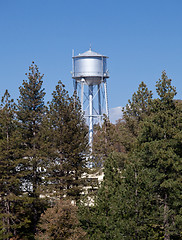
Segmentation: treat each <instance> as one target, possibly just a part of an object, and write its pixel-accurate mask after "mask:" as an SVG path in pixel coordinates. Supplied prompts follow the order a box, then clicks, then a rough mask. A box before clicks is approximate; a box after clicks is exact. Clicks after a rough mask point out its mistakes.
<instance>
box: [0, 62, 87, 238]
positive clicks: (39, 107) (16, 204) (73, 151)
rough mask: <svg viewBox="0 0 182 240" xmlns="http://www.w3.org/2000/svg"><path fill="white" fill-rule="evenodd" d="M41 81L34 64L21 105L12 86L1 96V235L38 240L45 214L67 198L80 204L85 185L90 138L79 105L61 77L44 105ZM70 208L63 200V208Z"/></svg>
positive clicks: (21, 91) (28, 75)
mask: <svg viewBox="0 0 182 240" xmlns="http://www.w3.org/2000/svg"><path fill="white" fill-rule="evenodd" d="M42 79H43V75H41V74H40V72H39V69H38V67H37V66H36V64H35V63H34V62H33V63H32V65H31V66H30V68H29V73H28V74H27V80H24V81H23V84H22V86H20V88H19V92H20V95H19V98H18V100H17V103H15V102H14V100H12V99H11V97H10V94H9V93H8V90H6V92H5V94H4V96H3V97H2V100H1V106H0V239H35V236H36V234H38V230H37V229H38V227H37V225H38V222H39V220H40V216H41V214H42V213H43V212H44V211H46V209H47V208H48V207H50V206H53V205H55V202H56V200H57V199H62V198H63V197H64V196H67V198H69V199H72V200H74V201H75V202H77V201H78V199H79V195H80V191H81V188H82V186H83V185H84V181H82V180H81V178H80V176H81V174H82V173H84V172H85V171H86V168H87V159H86V156H87V145H88V141H87V127H86V125H85V121H84V119H83V115H82V113H81V108H80V104H79V102H78V100H77V99H76V97H75V96H71V97H70V96H69V94H68V92H67V91H66V90H65V86H64V85H63V84H62V83H61V81H59V82H58V84H57V86H56V88H55V90H54V91H53V93H52V100H51V101H50V102H49V103H48V104H47V105H45V103H44V96H45V90H44V89H43V87H42V84H43V80H42ZM70 206H71V204H70V202H69V200H67V202H63V209H64V210H65V209H67V210H69V207H70ZM73 208H74V207H72V210H73V212H74V211H75V209H73ZM63 212H64V211H63ZM67 213H68V215H69V211H67ZM63 215H64V214H63ZM74 218H75V217H73V219H74ZM65 219H66V216H65ZM74 224H75V229H76V228H77V224H76V222H75V221H74ZM72 231H73V230H72ZM39 232H40V235H41V231H39ZM73 232H74V231H73ZM37 239H41V238H40V237H39V236H37ZM44 239H45V238H44ZM46 239H49V237H48V238H46ZM58 239H60V238H58ZM62 239H63V238H62ZM75 239H76V237H75Z"/></svg>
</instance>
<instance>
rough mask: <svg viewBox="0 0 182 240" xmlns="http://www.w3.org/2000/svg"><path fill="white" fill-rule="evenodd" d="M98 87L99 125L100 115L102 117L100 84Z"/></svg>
mask: <svg viewBox="0 0 182 240" xmlns="http://www.w3.org/2000/svg"><path fill="white" fill-rule="evenodd" d="M97 87H98V109H99V116H98V117H99V124H100V126H101V120H102V119H101V117H102V111H101V96H100V84H98V85H97Z"/></svg>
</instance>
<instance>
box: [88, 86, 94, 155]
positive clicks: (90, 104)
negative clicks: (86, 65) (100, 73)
mask: <svg viewBox="0 0 182 240" xmlns="http://www.w3.org/2000/svg"><path fill="white" fill-rule="evenodd" d="M92 143H93V85H89V145H90V149H91V151H92Z"/></svg>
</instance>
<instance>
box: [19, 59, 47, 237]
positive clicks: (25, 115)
mask: <svg viewBox="0 0 182 240" xmlns="http://www.w3.org/2000/svg"><path fill="white" fill-rule="evenodd" d="M26 75H27V74H26ZM42 78H43V75H41V74H40V72H39V70H38V67H37V66H36V65H35V64H34V62H32V65H31V66H30V67H29V73H28V79H27V80H26V81H23V84H22V86H21V87H20V88H19V89H20V96H19V99H18V112H17V114H18V120H19V122H20V124H21V133H22V138H23V143H22V145H23V148H24V153H23V154H24V156H23V160H22V164H21V166H20V171H21V173H22V189H23V192H24V193H26V196H27V204H26V208H27V211H28V212H27V214H28V215H29V217H30V220H31V226H30V227H31V229H32V230H31V231H30V232H31V234H34V233H35V231H36V224H37V222H38V219H39V216H40V214H41V212H42V210H43V208H44V206H43V204H42V203H41V200H40V193H41V183H42V174H43V173H44V161H43V158H42V156H41V151H40V148H41V144H42V143H41V142H40V134H41V133H40V129H41V122H42V119H43V116H44V111H45V109H44V95H45V92H44V89H42V83H43V81H42Z"/></svg>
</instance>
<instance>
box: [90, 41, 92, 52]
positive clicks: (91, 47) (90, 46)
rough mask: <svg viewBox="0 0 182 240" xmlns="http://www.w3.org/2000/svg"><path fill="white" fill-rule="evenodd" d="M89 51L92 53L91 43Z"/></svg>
mask: <svg viewBox="0 0 182 240" xmlns="http://www.w3.org/2000/svg"><path fill="white" fill-rule="evenodd" d="M89 51H92V46H91V43H90V48H89Z"/></svg>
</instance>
